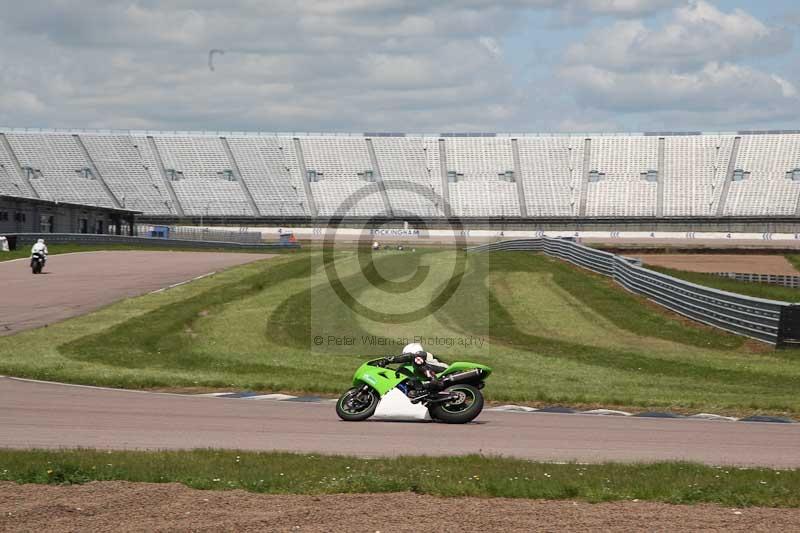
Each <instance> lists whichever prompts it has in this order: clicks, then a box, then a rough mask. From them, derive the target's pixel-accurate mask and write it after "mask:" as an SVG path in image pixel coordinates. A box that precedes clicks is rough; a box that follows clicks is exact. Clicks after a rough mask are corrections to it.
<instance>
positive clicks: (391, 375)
mask: <svg viewBox="0 0 800 533" xmlns="http://www.w3.org/2000/svg"><path fill="white" fill-rule="evenodd" d="M376 361H380V359H374V360H372V361H367V362H366V363H364V364H363V365H361V366H360V367H358V370H356V373H355V375H354V376H353V385H354V386H356V387H360V386H361V385H364V384H366V385H369V386H370V387H372V388H373V389H375V390H376V391H377V392H378V394H380V395H381V396H383V395H384V394H386V393H387V392H389V391H390V390H392V389H394V388H395V387H397V385H399V384H400V383H401V382H403V381H404V380H406V379H408V375H409V374H413V373H414V367H413V366H412V365H403V366H402V367H400V368H399V369H403V368H404V369H406V370H407V371H408V374H401V373H397V372H395V371H394V370H392V369H391V368H382V367H378V366H374V365H373V364H372V363H375V362H376ZM475 368H479V369H481V370H483V372H484V373H483V377H484V378H485V377H488V376H489V374H491V372H492V369H491V368H489V367H488V366H485V365H479V364H477V363H468V362H456V363H453V364H451V365H450V366H448V367H447V369H446V370H444V371H443V372H441V373H439V376H446V375H447V374H452V373H454V372H463V371H465V370H472V369H475ZM399 369H398V370H399Z"/></svg>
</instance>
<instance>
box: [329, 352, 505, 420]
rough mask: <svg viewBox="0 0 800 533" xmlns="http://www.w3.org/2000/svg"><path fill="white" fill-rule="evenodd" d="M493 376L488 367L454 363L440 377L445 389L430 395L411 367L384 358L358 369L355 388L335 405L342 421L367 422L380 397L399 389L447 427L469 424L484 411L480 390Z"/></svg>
mask: <svg viewBox="0 0 800 533" xmlns="http://www.w3.org/2000/svg"><path fill="white" fill-rule="evenodd" d="M491 373H492V369H491V368H489V367H488V366H484V365H479V364H476V363H466V362H459V363H453V364H451V365H450V366H448V367H447V368H446V369H444V370H443V371H442V372H440V373H438V374H437V378H438V379H440V380H441V383H442V385H443V389H442V390H441V392H438V393H435V394H431V393H430V392H429V391H428V390H427V389H425V387H424V386H423V383H422V382H421V381H420V379H419V377H418V376H417V375H416V374H415V372H414V367H413V365H411V364H400V365H398V366H396V367H395V368H392V367H390V366H388V365H386V364H385V362H384V360H383V359H373V360H371V361H367V362H366V363H364V364H363V365H361V366H360V367H359V368H358V370H356V373H355V375H354V376H353V388H351V389H350V390H348V391H347V392H345V393H344V394H342V396H341V397H340V398H339V401H338V402H337V403H336V414H338V415H339V418H341V419H342V420H347V421H348V422H356V421H361V420H366V419H367V418H369V417H371V416H372V415H373V414H374V413H375V409H376V408H377V407H378V403H379V402H380V400H381V398H382V397H383V396H384V395H386V394H387V393H388V392H389V391H391V390H393V389H395V388H396V389H399V390H400V391H402V392H403V394H405V395H406V396H407V397H408V399H409V400H410V401H411V403H412V404H422V405H424V406H425V407H427V408H428V413H429V414H430V416H431V418H433V419H434V420H439V421H441V422H446V423H448V424H466V423H467V422H470V421H471V420H473V419H474V418H475V417H476V416H478V415H479V414H480V413H481V411H482V410H483V394H481V389H482V388H483V386H484V380H485V379H486V378H487V377H488V376H489V374H491Z"/></svg>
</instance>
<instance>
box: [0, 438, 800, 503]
mask: <svg viewBox="0 0 800 533" xmlns="http://www.w3.org/2000/svg"><path fill="white" fill-rule="evenodd" d="M111 480H122V481H132V482H150V483H170V482H177V483H182V484H184V485H186V486H189V487H192V488H196V489H211V490H228V489H244V490H247V491H251V492H260V493H267V494H335V493H385V492H404V491H411V492H416V493H420V494H431V495H435V496H446V497H456V496H477V497H506V498H537V499H550V500H557V499H581V500H585V501H589V502H604V501H615V500H632V499H638V500H645V501H657V502H666V503H673V504H691V503H701V502H702V503H717V504H721V505H727V506H735V507H744V506H766V507H800V471H797V470H770V469H763V468H756V469H744V468H734V467H709V466H703V465H698V464H692V463H654V464H638V465H637V464H634V465H630V464H618V463H609V464H598V465H582V464H576V463H567V464H548V463H534V462H528V461H521V460H516V459H503V458H487V457H482V456H474V455H473V456H462V457H446V458H432V457H400V458H392V459H357V458H353V457H338V456H321V455H305V454H303V455H300V454H290V453H274V452H270V453H256V452H237V451H217V450H194V451H164V452H133V451H130V452H106V451H96V450H60V451H42V450H0V481H12V482H16V483H38V484H55V485H62V484H81V483H87V482H90V481H111Z"/></svg>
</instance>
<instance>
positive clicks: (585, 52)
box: [566, 0, 792, 70]
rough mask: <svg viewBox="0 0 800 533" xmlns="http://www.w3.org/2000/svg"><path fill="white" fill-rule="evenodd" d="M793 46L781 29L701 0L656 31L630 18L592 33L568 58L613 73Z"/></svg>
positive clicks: (699, 62) (678, 65) (699, 63)
mask: <svg viewBox="0 0 800 533" xmlns="http://www.w3.org/2000/svg"><path fill="white" fill-rule="evenodd" d="M791 44H792V43H791V39H790V37H789V35H788V34H786V33H785V32H784V31H783V30H782V29H779V28H775V27H769V26H767V25H765V24H764V23H763V22H761V21H760V20H758V19H756V18H755V17H753V16H752V15H750V14H748V13H746V12H744V11H742V10H741V9H735V10H733V11H732V12H730V13H724V12H722V11H720V10H718V9H717V8H716V7H714V6H713V5H711V4H709V3H707V2H705V1H702V0H700V1H694V2H692V3H691V4H689V5H687V6H683V7H680V8H678V9H676V10H675V11H674V13H673V17H672V19H671V20H670V21H669V22H668V23H667V24H666V25H664V26H663V27H660V28H659V27H657V28H650V27H648V26H647V25H646V24H645V23H644V22H642V21H641V20H634V21H619V22H617V23H615V24H613V25H612V26H611V27H607V28H602V29H601V30H596V31H594V32H592V33H591V34H590V35H589V37H588V38H587V39H586V41H584V42H582V43H577V44H574V45H572V46H571V47H569V49H568V50H567V53H566V60H567V61H568V62H569V63H571V64H592V65H596V66H601V67H604V68H608V69H613V70H625V69H639V68H644V67H648V66H652V65H657V66H661V67H671V68H677V69H686V68H695V67H698V66H702V65H703V64H705V63H707V62H709V61H728V60H737V59H741V58H744V57H751V56H759V55H765V54H769V55H772V54H776V53H781V52H786V51H788V50H789V49H790V48H791Z"/></svg>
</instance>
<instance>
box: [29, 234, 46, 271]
mask: <svg viewBox="0 0 800 533" xmlns="http://www.w3.org/2000/svg"><path fill="white" fill-rule="evenodd" d="M39 252H41V253H42V267H44V265H45V263H47V245H46V244H45V243H44V239H39V240H38V241H36V243H35V244H34V245H33V246H32V247H31V261H33V254H36V253H39Z"/></svg>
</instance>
